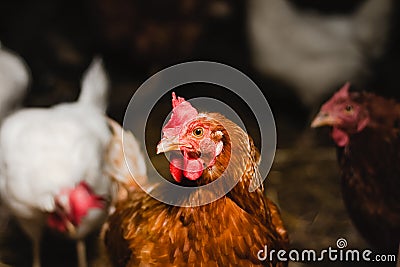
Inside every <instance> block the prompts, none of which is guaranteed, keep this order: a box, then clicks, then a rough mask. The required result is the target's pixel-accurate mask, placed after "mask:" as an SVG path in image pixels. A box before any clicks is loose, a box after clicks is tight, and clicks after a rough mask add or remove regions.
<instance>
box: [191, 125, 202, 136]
mask: <svg viewBox="0 0 400 267" xmlns="http://www.w3.org/2000/svg"><path fill="white" fill-rule="evenodd" d="M203 133H204V130H203V128H201V127H199V128H196V129H194V130H193V135H194V136H195V137H201V136H203Z"/></svg>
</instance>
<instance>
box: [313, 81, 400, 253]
mask: <svg viewBox="0 0 400 267" xmlns="http://www.w3.org/2000/svg"><path fill="white" fill-rule="evenodd" d="M349 87H350V85H349V84H346V85H345V86H344V87H343V88H342V89H341V90H340V91H338V92H337V93H336V94H335V95H334V96H333V97H332V98H331V99H330V100H329V101H327V102H326V103H325V104H324V105H323V106H322V107H321V110H320V112H319V114H318V115H317V117H316V118H315V119H314V121H313V122H312V125H311V126H312V127H319V126H324V125H327V126H331V127H332V138H333V140H334V141H335V143H336V145H337V146H338V160H339V166H340V168H341V176H342V193H343V198H344V201H345V204H346V206H347V209H348V212H349V215H350V217H351V218H352V220H353V222H354V224H355V226H356V227H357V228H358V230H359V232H360V233H361V235H362V236H363V237H364V238H365V239H366V240H367V241H368V242H369V243H370V244H371V245H372V246H374V247H375V248H377V249H379V250H381V251H385V252H390V253H392V254H397V251H398V247H399V241H400V194H399V192H398V191H399V188H400V164H399V163H400V104H398V103H397V102H395V101H394V100H390V99H385V98H383V97H380V96H377V95H375V94H372V93H367V92H349Z"/></svg>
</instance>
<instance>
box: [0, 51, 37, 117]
mask: <svg viewBox="0 0 400 267" xmlns="http://www.w3.org/2000/svg"><path fill="white" fill-rule="evenodd" d="M29 82H30V71H29V69H28V67H27V65H26V63H25V62H24V60H23V59H22V58H21V57H19V56H18V55H17V54H15V53H13V52H11V51H9V50H7V49H6V48H4V47H2V46H1V44H0V121H1V120H2V119H3V118H4V117H5V116H6V115H8V114H9V113H10V112H12V111H13V110H15V109H16V108H17V107H18V106H20V105H21V102H22V100H23V98H24V96H25V94H26V92H27V89H28V85H29Z"/></svg>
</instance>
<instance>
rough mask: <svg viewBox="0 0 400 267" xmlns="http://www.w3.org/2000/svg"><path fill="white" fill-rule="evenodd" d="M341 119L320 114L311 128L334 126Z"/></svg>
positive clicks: (324, 113)
mask: <svg viewBox="0 0 400 267" xmlns="http://www.w3.org/2000/svg"><path fill="white" fill-rule="evenodd" d="M339 122H340V121H339V119H337V118H335V117H333V116H332V115H330V114H329V113H327V112H320V113H318V115H317V117H315V119H314V120H313V121H312V123H311V128H317V127H321V126H334V125H336V124H338V123H339Z"/></svg>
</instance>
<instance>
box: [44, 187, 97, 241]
mask: <svg viewBox="0 0 400 267" xmlns="http://www.w3.org/2000/svg"><path fill="white" fill-rule="evenodd" d="M55 202H56V206H57V209H56V211H54V212H53V213H51V214H50V215H49V217H48V221H47V222H48V225H49V226H50V227H51V228H54V229H56V230H58V231H60V232H65V231H68V232H70V234H73V232H74V231H75V227H79V225H80V224H81V222H82V220H83V218H84V217H85V216H86V215H87V214H88V213H89V211H90V210H92V209H103V208H105V201H104V199H103V198H102V197H100V196H98V195H96V194H94V192H93V191H92V190H91V188H90V187H89V185H87V184H86V183H85V182H81V183H79V184H78V185H77V186H76V187H75V188H72V189H64V190H62V191H61V192H60V193H59V195H57V197H56V198H55Z"/></svg>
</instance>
